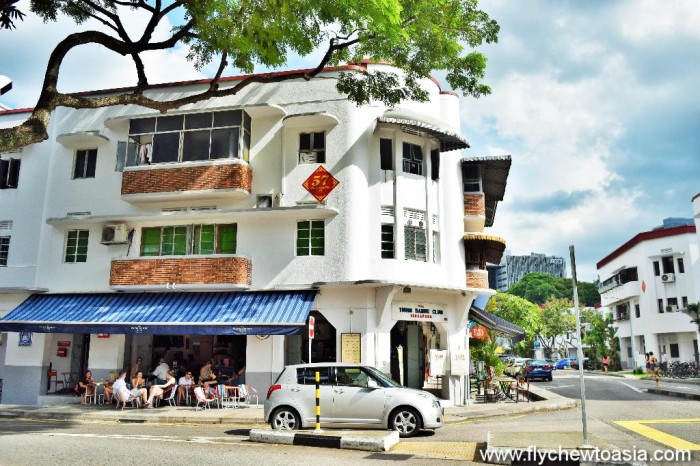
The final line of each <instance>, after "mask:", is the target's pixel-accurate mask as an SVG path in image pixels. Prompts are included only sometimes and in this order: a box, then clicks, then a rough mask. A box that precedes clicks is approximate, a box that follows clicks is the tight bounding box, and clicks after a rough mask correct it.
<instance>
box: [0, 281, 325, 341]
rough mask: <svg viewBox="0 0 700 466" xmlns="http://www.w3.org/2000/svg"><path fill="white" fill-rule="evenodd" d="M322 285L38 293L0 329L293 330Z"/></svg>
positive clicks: (236, 332)
mask: <svg viewBox="0 0 700 466" xmlns="http://www.w3.org/2000/svg"><path fill="white" fill-rule="evenodd" d="M315 297H316V290H301V291H249V292H218V293H187V292H177V293H131V294H130V293H97V294H46V295H32V296H30V297H29V298H28V299H27V300H26V301H24V302H23V303H21V304H20V305H19V306H17V307H16V308H15V309H14V310H13V311H11V312H10V313H9V314H7V315H6V316H5V317H4V318H2V319H0V331H9V332H39V333H116V334H159V335H184V334H193V335H292V334H296V333H299V332H300V331H301V329H302V327H304V325H306V320H307V319H308V317H309V311H310V309H311V305H312V304H313V302H314V299H315Z"/></svg>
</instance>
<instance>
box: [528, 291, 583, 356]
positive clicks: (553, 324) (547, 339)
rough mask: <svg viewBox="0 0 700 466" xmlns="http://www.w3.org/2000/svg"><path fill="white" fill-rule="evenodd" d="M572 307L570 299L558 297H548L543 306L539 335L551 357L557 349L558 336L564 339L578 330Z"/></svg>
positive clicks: (546, 353)
mask: <svg viewBox="0 0 700 466" xmlns="http://www.w3.org/2000/svg"><path fill="white" fill-rule="evenodd" d="M571 308H572V304H571V301H570V300H568V299H557V298H550V299H548V300H547V302H546V303H544V306H543V307H542V311H541V312H542V316H541V320H540V327H539V328H538V330H537V337H538V338H539V340H540V342H541V343H542V348H543V349H544V352H545V355H546V356H547V357H551V355H552V353H553V351H554V350H555V349H557V348H556V343H557V339H558V338H559V339H560V340H563V339H564V338H565V336H567V335H570V334H571V332H573V331H575V330H576V318H575V317H574V315H573V314H572V313H571ZM560 353H562V352H560Z"/></svg>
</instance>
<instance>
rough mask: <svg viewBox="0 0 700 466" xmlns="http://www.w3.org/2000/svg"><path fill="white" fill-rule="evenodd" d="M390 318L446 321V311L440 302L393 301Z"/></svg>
mask: <svg viewBox="0 0 700 466" xmlns="http://www.w3.org/2000/svg"><path fill="white" fill-rule="evenodd" d="M391 318H392V319H394V320H414V321H418V322H447V313H446V312H445V309H444V306H443V305H441V304H428V303H394V304H392V306H391Z"/></svg>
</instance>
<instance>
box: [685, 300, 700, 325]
mask: <svg viewBox="0 0 700 466" xmlns="http://www.w3.org/2000/svg"><path fill="white" fill-rule="evenodd" d="M683 312H685V313H686V314H688V315H689V316H690V321H691V322H692V323H694V324H695V325H697V326H698V332H700V303H695V304H688V305H687V306H686V307H685V309H683Z"/></svg>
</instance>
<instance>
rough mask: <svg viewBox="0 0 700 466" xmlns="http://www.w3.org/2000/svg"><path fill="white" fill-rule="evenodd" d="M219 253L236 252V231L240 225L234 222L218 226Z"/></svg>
mask: <svg viewBox="0 0 700 466" xmlns="http://www.w3.org/2000/svg"><path fill="white" fill-rule="evenodd" d="M218 230H219V231H218V234H219V237H218V242H217V244H218V249H217V251H216V252H217V253H218V254H236V232H237V230H238V226H237V225H236V224H235V223H234V224H231V225H219V226H218Z"/></svg>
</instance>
